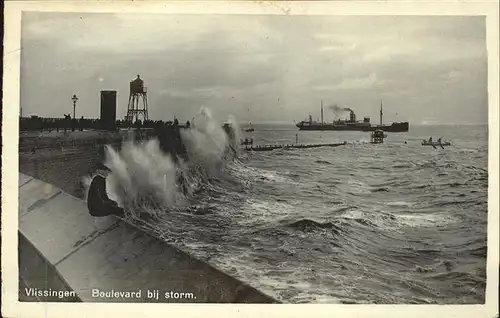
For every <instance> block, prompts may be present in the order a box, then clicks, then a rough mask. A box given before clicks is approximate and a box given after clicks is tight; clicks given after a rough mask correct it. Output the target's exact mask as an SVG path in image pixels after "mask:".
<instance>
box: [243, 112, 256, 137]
mask: <svg viewBox="0 0 500 318" xmlns="http://www.w3.org/2000/svg"><path fill="white" fill-rule="evenodd" d="M248 117H250V109H248ZM244 131H245V132H252V131H255V129H253V126H252V123H251V122H248V127H247V128H245V129H244Z"/></svg>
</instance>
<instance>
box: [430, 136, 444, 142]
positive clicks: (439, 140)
mask: <svg viewBox="0 0 500 318" xmlns="http://www.w3.org/2000/svg"><path fill="white" fill-rule="evenodd" d="M441 139H442V137H439V139H438V140H437V142H438V143H439V144H440V143H441ZM429 143H430V144H432V136H431V137H429Z"/></svg>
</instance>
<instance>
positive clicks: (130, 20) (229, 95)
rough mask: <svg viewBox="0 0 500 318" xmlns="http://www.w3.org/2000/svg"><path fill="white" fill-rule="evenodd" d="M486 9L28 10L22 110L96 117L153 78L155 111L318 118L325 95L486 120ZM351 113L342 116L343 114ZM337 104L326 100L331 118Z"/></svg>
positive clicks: (387, 108) (459, 119) (406, 115)
mask: <svg viewBox="0 0 500 318" xmlns="http://www.w3.org/2000/svg"><path fill="white" fill-rule="evenodd" d="M485 38H486V28H485V20H484V18H482V17H403V16H399V17H397V16H387V17H359V16H358V17H354V16H352V17H347V16H344V17H339V16H254V15H252V16H246V15H232V16H230V15H219V16H216V15H165V14H149V15H144V14H141V15H130V14H128V15H119V14H71V13H34V12H29V13H24V14H23V23H22V53H21V54H22V55H21V105H22V108H23V115H24V116H29V115H34V114H36V115H39V116H47V117H62V115H63V114H64V113H72V102H71V96H72V95H73V94H77V95H78V96H79V101H78V103H77V112H76V115H77V117H80V116H85V117H87V118H88V117H95V118H97V117H99V102H100V99H99V92H100V90H104V89H115V90H117V91H118V110H117V117H119V118H123V117H124V115H125V113H126V109H127V102H128V94H129V92H128V88H129V86H128V85H129V84H128V83H129V81H130V80H132V79H134V78H135V77H136V76H137V74H140V75H141V77H142V78H143V79H144V81H145V85H146V86H147V87H148V95H149V97H148V101H149V114H150V118H151V119H158V120H159V119H162V120H168V119H171V118H172V116H173V115H176V116H177V117H179V118H180V119H181V121H183V120H186V119H190V118H192V117H193V116H194V115H195V114H196V113H198V112H199V109H200V107H201V106H206V107H208V108H210V109H211V110H212V112H213V114H214V116H216V117H217V118H218V119H220V120H221V121H223V120H225V119H226V118H227V115H228V114H233V115H235V116H236V117H237V118H238V120H240V121H247V120H252V121H253V122H262V121H268V122H272V121H278V122H290V123H291V122H293V120H296V121H300V120H303V119H304V118H305V117H306V116H307V115H308V114H309V113H311V114H312V115H313V117H314V118H317V117H319V113H320V101H321V100H323V102H324V105H325V106H327V105H329V104H333V103H337V104H339V105H342V106H347V107H351V108H353V109H354V110H355V111H356V114H357V116H358V118H359V119H361V118H362V117H363V116H371V117H372V121H373V122H377V123H378V111H379V107H380V100H383V102H384V113H385V121H386V122H391V121H397V120H408V121H410V123H411V124H419V123H466V122H474V123H487V52H486V40H485ZM343 117H344V116H343ZM332 118H333V114H330V113H329V112H327V111H326V109H325V120H328V121H330V120H331V119H332Z"/></svg>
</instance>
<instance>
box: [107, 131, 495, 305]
mask: <svg viewBox="0 0 500 318" xmlns="http://www.w3.org/2000/svg"><path fill="white" fill-rule="evenodd" d="M255 129H256V130H255V132H253V133H252V134H251V135H250V134H249V135H248V136H252V137H253V138H254V141H255V143H282V142H284V143H293V142H294V141H295V138H296V136H295V134H296V133H298V139H299V142H302V143H309V142H334V141H348V145H346V146H344V147H337V148H316V149H303V150H287V151H283V150H276V151H273V152H261V153H244V152H243V153H241V154H240V157H239V158H238V159H237V160H236V161H234V162H229V163H227V164H226V165H221V164H218V163H217V162H215V161H217V160H216V157H217V156H218V155H220V153H219V152H218V151H210V153H207V150H206V148H205V150H200V149H197V150H196V151H197V152H196V151H195V152H196V156H197V158H202V159H199V160H198V162H196V164H191V165H190V166H189V165H187V166H185V167H184V168H183V169H184V170H183V171H184V176H185V178H186V180H188V183H189V184H190V190H191V191H190V193H189V195H188V196H187V197H184V196H182V195H181V194H180V193H178V192H177V191H176V190H175V175H176V173H177V172H176V169H175V168H174V167H173V166H172V165H170V164H169V163H168V162H167V163H165V161H168V158H166V157H163V156H161V155H159V154H158V153H156V152H155V150H154V149H155V147H154V144H150V145H149V146H144V147H142V148H141V147H132V148H130V149H129V151H128V154H122V155H121V156H120V155H119V154H115V157H113V158H112V159H109V160H108V165H109V166H111V167H112V168H113V170H114V171H115V175H114V177H115V179H112V180H114V181H112V182H114V185H113V186H114V187H115V188H116V185H117V184H120V186H121V187H122V188H121V191H124V192H123V193H122V196H126V195H125V194H127V193H128V195H130V193H131V192H134V191H136V192H137V191H140V190H137V188H134V189H132V188H133V185H135V186H136V187H139V186H140V187H146V188H147V187H148V186H149V187H151V189H149V190H147V192H148V195H147V196H146V197H148V198H149V197H151V196H156V197H161V200H160V201H161V202H160V203H158V200H156V205H155V206H152V207H149V208H147V210H148V211H149V212H150V213H151V214H154V215H156V216H157V219H151V220H149V221H148V222H149V226H151V227H152V228H153V229H154V231H156V232H157V233H158V235H160V236H161V237H162V238H163V239H164V240H166V241H168V242H170V243H173V244H175V245H177V246H178V247H180V248H181V249H183V250H185V251H187V252H189V253H191V254H193V255H195V256H196V257H198V258H200V259H203V260H206V261H208V262H209V263H210V264H212V265H214V266H216V267H218V268H220V269H222V270H224V271H226V272H227V273H229V274H231V275H233V276H236V277H238V278H240V279H242V280H243V281H246V282H248V283H250V285H252V286H254V287H256V288H258V289H260V290H262V291H264V292H266V293H267V294H269V295H271V296H273V297H276V298H277V299H279V300H281V301H283V302H285V303H302V302H324V303H482V302H483V301H484V295H485V285H486V270H485V266H486V228H487V187H488V179H487V178H488V173H487V154H488V151H487V139H488V138H487V137H488V134H487V126H421V127H411V128H410V129H411V131H410V132H408V133H398V134H388V138H387V140H386V143H385V144H382V145H371V144H369V143H368V141H369V134H368V133H363V132H298V131H297V130H296V129H295V128H294V127H293V126H283V127H278V126H274V127H273V126H265V125H261V126H259V125H255ZM207 134H208V135H210V134H213V132H208V133H207ZM431 135H432V136H434V138H435V139H436V138H438V137H439V136H443V137H444V140H451V142H452V144H453V146H451V147H447V148H446V149H444V150H443V149H433V148H432V147H423V146H421V145H420V141H421V140H422V139H427V138H428V137H429V136H431ZM219 137H220V136H219ZM219 137H217V138H219ZM204 138H205V139H204ZM204 138H199V137H196V138H194V139H193V140H195V141H196V142H195V144H196V143H198V145H200V144H201V145H207V144H209V143H210V140H209V139H210V138H208V139H207V138H206V136H205V137H204ZM217 138H216V139H217ZM404 141H407V144H404ZM214 145H215V146H214ZM216 145H219V143H217V142H215V143H213V142H212V144H211V147H215V148H217V147H216ZM148 147H149V148H148ZM211 147H208V148H211ZM194 148H196V147H194ZM194 148H193V149H194ZM217 149H218V148H217ZM193 151H194V150H193ZM127 158H128V159H127ZM148 158H149V159H148ZM131 162H134V163H133V164H132V163H131ZM148 162H149V163H148ZM127 165H128V166H127ZM117 167H122V170H121V171H122V174H125V175H126V177H123V176H121V177H120V176H117V174H118V173H117V172H116V170H117V169H118V168H117ZM214 167H215V168H214ZM127 171H128V172H127ZM144 176H146V177H144ZM158 176H159V177H158ZM126 180H128V181H126ZM138 180H140V181H138ZM127 182H129V185H128V188H127V186H125V187H124V183H127ZM131 189H132V190H131ZM113 191H114V192H118V190H116V189H115V190H113ZM155 191H156V192H155ZM158 191H159V192H158ZM136 192H134V193H136ZM172 193H174V194H172ZM114 195H115V196H116V193H115V194H114ZM162 200H163V201H162ZM143 203H144V202H141V204H143Z"/></svg>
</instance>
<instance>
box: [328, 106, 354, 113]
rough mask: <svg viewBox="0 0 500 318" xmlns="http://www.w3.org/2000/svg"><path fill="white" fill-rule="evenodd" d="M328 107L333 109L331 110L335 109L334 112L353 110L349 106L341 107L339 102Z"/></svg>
mask: <svg viewBox="0 0 500 318" xmlns="http://www.w3.org/2000/svg"><path fill="white" fill-rule="evenodd" d="M328 108H329V109H331V110H333V112H334V113H341V112H352V111H353V110H352V109H350V108H349V107H340V106H339V105H337V104H333V105H330V106H328Z"/></svg>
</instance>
